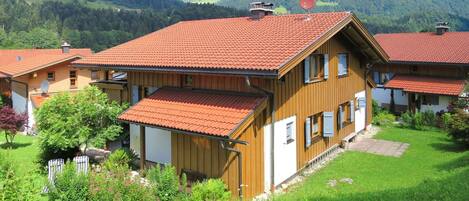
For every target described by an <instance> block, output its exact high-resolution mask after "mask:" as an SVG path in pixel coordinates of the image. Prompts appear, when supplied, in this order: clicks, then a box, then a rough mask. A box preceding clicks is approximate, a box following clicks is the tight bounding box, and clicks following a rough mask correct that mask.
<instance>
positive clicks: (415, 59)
mask: <svg viewBox="0 0 469 201" xmlns="http://www.w3.org/2000/svg"><path fill="white" fill-rule="evenodd" d="M375 38H376V40H377V41H378V42H379V44H380V45H381V46H382V47H383V48H384V50H385V51H386V53H387V54H388V55H389V56H390V62H389V63H386V64H378V65H375V66H373V79H374V81H375V82H376V83H377V84H378V88H376V89H374V90H373V98H374V99H375V100H376V101H377V102H378V103H379V104H380V105H381V106H383V107H387V108H392V110H393V111H394V112H403V111H406V110H410V111H414V112H415V111H427V110H430V111H433V112H435V113H436V112H440V111H446V110H447V107H448V106H449V105H450V103H451V102H452V101H453V100H455V99H457V98H458V97H461V96H464V94H463V91H464V86H465V84H466V80H467V78H468V72H469V32H448V27H447V26H446V24H439V25H438V26H437V31H436V32H434V33H433V32H429V33H395V34H378V35H376V36H375Z"/></svg>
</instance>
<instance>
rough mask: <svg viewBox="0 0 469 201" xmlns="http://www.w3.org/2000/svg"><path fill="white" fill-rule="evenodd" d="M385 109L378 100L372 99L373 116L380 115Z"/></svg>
mask: <svg viewBox="0 0 469 201" xmlns="http://www.w3.org/2000/svg"><path fill="white" fill-rule="evenodd" d="M382 110H383V109H382V108H381V107H379V105H378V102H377V101H376V100H372V102H371V112H372V114H373V116H374V117H375V116H378V114H379V113H381V111H382Z"/></svg>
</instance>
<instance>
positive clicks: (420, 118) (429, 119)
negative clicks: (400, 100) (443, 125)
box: [401, 111, 437, 130]
mask: <svg viewBox="0 0 469 201" xmlns="http://www.w3.org/2000/svg"><path fill="white" fill-rule="evenodd" d="M401 125H402V126H403V127H406V128H412V129H416V130H428V129H430V128H431V127H435V126H437V121H436V115H435V114H434V113H433V112H432V111H425V112H416V113H412V112H409V111H407V112H405V113H403V114H402V115H401Z"/></svg>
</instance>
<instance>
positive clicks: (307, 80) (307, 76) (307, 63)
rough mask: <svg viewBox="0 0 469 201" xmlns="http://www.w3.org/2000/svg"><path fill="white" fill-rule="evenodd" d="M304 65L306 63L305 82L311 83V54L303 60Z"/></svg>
mask: <svg viewBox="0 0 469 201" xmlns="http://www.w3.org/2000/svg"><path fill="white" fill-rule="evenodd" d="M303 65H304V73H305V83H309V81H310V80H309V74H310V70H311V69H310V68H311V64H310V56H308V57H306V59H305V60H304V62H303Z"/></svg>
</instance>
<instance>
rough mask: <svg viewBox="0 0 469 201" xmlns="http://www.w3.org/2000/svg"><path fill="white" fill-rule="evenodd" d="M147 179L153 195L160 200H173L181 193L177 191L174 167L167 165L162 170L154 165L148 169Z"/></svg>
mask: <svg viewBox="0 0 469 201" xmlns="http://www.w3.org/2000/svg"><path fill="white" fill-rule="evenodd" d="M147 179H148V180H149V181H150V183H151V185H152V188H153V192H154V194H155V196H156V197H157V198H158V199H159V200H160V201H171V200H175V199H176V198H177V197H178V196H180V195H181V193H180V192H179V178H178V176H177V174H176V168H174V167H172V166H170V165H167V166H165V167H164V168H163V169H162V170H160V167H159V166H155V167H153V168H151V169H150V170H148V173H147Z"/></svg>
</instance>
